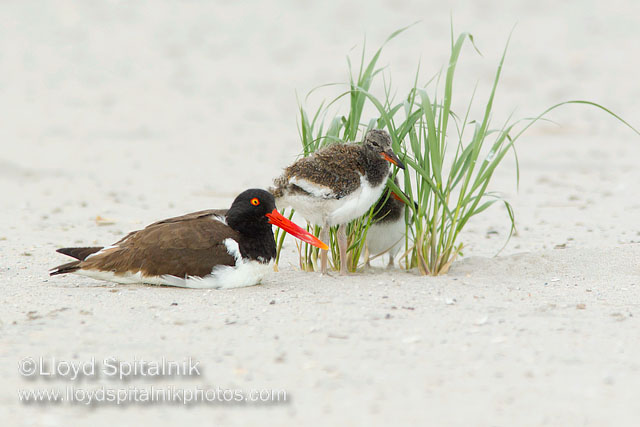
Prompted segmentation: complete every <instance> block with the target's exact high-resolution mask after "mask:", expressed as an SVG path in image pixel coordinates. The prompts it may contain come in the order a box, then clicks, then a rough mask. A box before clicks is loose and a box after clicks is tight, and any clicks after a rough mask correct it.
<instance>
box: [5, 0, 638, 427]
mask: <svg viewBox="0 0 640 427" xmlns="http://www.w3.org/2000/svg"><path fill="white" fill-rule="evenodd" d="M450 16H453V20H454V27H455V30H454V31H455V32H456V33H458V32H462V31H467V32H470V33H472V34H473V36H474V38H475V42H476V44H477V46H478V48H479V50H480V51H481V52H482V56H480V55H478V54H477V53H476V52H475V51H474V50H473V48H472V47H471V46H466V47H465V48H464V49H463V52H462V59H461V61H460V64H459V66H458V68H459V70H458V77H457V80H458V81H459V85H458V86H456V88H455V90H456V93H458V94H459V96H460V102H461V103H462V104H461V105H465V102H466V101H467V100H468V98H469V96H470V93H471V91H472V90H473V88H474V85H475V84H476V82H477V83H478V93H477V95H476V97H477V98H478V100H479V101H478V104H477V109H478V111H481V106H482V103H483V101H484V100H485V98H486V96H487V95H488V91H489V88H490V85H491V83H492V79H493V75H494V73H495V68H496V66H497V64H498V62H499V60H500V56H501V54H502V51H503V49H504V46H505V44H506V41H507V38H508V37H509V33H510V31H511V30H512V28H513V26H514V25H515V30H514V32H513V35H512V38H511V42H510V45H509V51H508V54H507V59H506V62H505V67H504V71H503V73H504V74H503V79H502V82H501V84H500V86H499V89H498V92H497V95H496V101H495V113H494V114H495V118H494V120H495V122H496V123H502V122H503V121H504V120H506V119H507V117H508V116H509V114H511V113H512V112H514V111H515V113H514V117H534V116H536V115H537V114H539V113H540V112H542V111H543V110H544V109H545V108H547V107H549V106H551V105H553V104H556V103H558V102H561V101H565V100H570V99H586V100H591V101H595V102H598V103H601V104H603V105H604V106H606V107H607V108H610V109H611V110H612V111H614V112H615V113H617V114H619V115H621V116H622V117H623V118H625V119H626V120H628V121H629V122H630V123H631V124H632V125H634V126H636V127H640V102H639V101H638V100H639V99H640V82H639V80H638V72H637V70H638V68H639V67H640V48H639V47H638V46H640V26H639V25H638V16H640V4H639V3H637V2H634V1H632V0H626V1H624V0H610V1H607V2H604V1H591V2H577V1H575V2H566V3H558V2H551V1H547V0H543V1H539V2H535V3H532V2H527V1H511V2H506V1H499V0H488V1H482V2H472V1H454V2H450V3H447V4H444V3H442V2H432V1H427V2H425V1H411V0H406V1H405V0H402V1H396V2H389V1H368V2H348V3H346V4H343V2H338V1H328V2H321V3H317V4H316V3H313V2H294V1H268V2H235V3H233V4H227V3H224V2H220V3H219V4H218V3H217V2H170V1H158V2H136V3H125V2H119V1H110V2H100V1H82V2H71V1H68V2H55V3H54V2H46V1H42V2H18V1H8V2H3V3H2V4H0V76H2V78H1V79H0V147H2V150H1V151H0V190H1V192H2V203H0V256H1V258H2V263H1V265H0V289H1V294H0V301H1V302H2V309H0V362H1V363H0V377H1V378H2V379H3V382H2V385H1V386H0V419H1V420H3V421H2V424H3V425H7V426H14V425H15V426H68V425H93V426H96V427H97V426H103V425H104V426H107V425H108V426H113V425H152V424H153V425H159V426H160V425H176V424H178V423H179V424H182V425H192V424H196V423H199V424H209V425H238V426H246V425H256V424H260V425H274V426H276V425H277V426H281V425H291V426H300V425H305V426H316V425H317V426H324V425H345V426H346V425H349V426H355V425H367V426H370V425H433V426H450V425H451V426H468V425H478V426H516V425H517V426H529V425H530V426H538V425H543V426H578V425H579V426H610V425H616V426H635V425H638V423H639V422H640V405H638V397H639V396H640V325H639V323H638V322H639V321H640V310H639V303H638V302H639V301H640V225H639V224H640V223H639V219H640V197H639V195H638V190H637V188H638V185H640V168H638V160H639V159H640V136H638V135H636V134H634V133H633V132H632V131H631V130H629V129H628V128H625V127H624V126H623V125H621V124H620V123H619V122H617V121H616V120H614V119H613V118H612V117H611V116H608V115H606V114H604V113H603V112H601V111H598V110H596V109H594V108H592V107H588V106H578V105H572V106H567V107H564V108H562V109H560V110H557V111H556V112H554V113H553V114H552V115H551V116H550V117H549V118H550V119H552V120H553V122H554V123H551V122H544V123H539V124H538V125H536V126H534V127H533V128H532V129H530V131H529V132H528V133H527V134H525V135H524V136H523V137H522V139H521V140H519V141H518V145H517V149H518V158H519V163H520V183H519V188H518V187H516V175H515V162H514V161H513V159H508V160H506V161H505V162H504V164H503V165H502V166H501V167H500V168H499V169H498V171H497V173H496V175H495V177H494V179H493V181H492V184H491V189H492V190H493V191H497V192H500V193H502V194H503V195H504V196H505V198H506V199H507V200H509V201H510V202H511V203H512V205H513V207H514V209H515V214H516V226H517V234H516V235H515V236H514V237H512V238H511V240H510V241H509V242H508V244H507V245H506V247H505V248H504V249H503V250H502V251H501V252H499V251H500V249H501V248H502V246H503V245H504V242H505V239H506V237H507V235H508V232H509V222H508V218H507V215H506V210H505V209H504V207H502V206H498V204H496V205H495V206H493V207H492V208H490V209H489V210H487V211H486V212H484V213H483V214H481V215H480V216H478V217H475V218H473V219H472V221H471V222H470V223H469V224H468V226H467V228H466V229H465V231H464V233H463V234H462V236H461V241H462V242H464V244H465V249H464V255H463V256H462V257H460V258H459V259H458V260H457V261H456V262H455V263H454V264H453V266H452V268H451V271H450V273H449V274H447V275H445V276H440V277H423V276H419V275H418V274H417V273H416V272H415V271H410V272H406V271H404V270H400V269H393V270H385V269H384V268H383V267H382V265H383V264H382V262H378V263H374V268H373V269H372V270H370V271H366V272H359V273H356V274H354V275H351V276H348V277H339V276H333V277H326V276H320V275H319V274H317V273H303V272H301V271H299V269H298V267H297V253H296V248H295V245H294V242H293V239H287V241H286V247H285V249H284V252H283V259H282V261H281V263H280V271H279V272H278V273H274V274H272V275H270V276H269V277H268V278H267V279H266V280H265V281H264V282H263V284H262V285H260V286H255V287H249V288H241V289H234V290H227V291H217V290H195V289H177V288H169V287H157V286H141V285H127V286H125V285H114V284H109V283H106V282H99V281H95V280H92V279H88V278H83V277H80V276H73V275H69V276H55V277H49V276H48V273H47V271H48V269H49V268H51V267H54V266H56V265H58V264H61V263H63V262H66V258H65V257H64V256H62V255H60V254H57V253H56V252H55V250H56V249H57V248H59V247H62V246H95V245H107V244H111V243H113V242H115V241H116V240H118V239H119V238H120V237H122V236H123V235H124V234H125V233H127V232H129V231H132V230H136V229H139V228H142V227H144V226H145V225H147V224H149V223H151V222H153V221H156V220H159V219H162V218H168V217H171V216H176V215H181V214H184V213H187V212H192V211H196V210H201V209H209V208H224V207H228V206H229V204H230V203H231V201H232V200H233V198H234V197H235V195H237V194H238V193H240V192H241V191H242V190H244V189H246V188H249V187H261V188H266V187H268V186H269V185H270V184H271V181H272V179H273V178H274V177H275V176H277V175H278V174H280V173H281V171H282V168H283V167H285V166H286V165H287V164H290V163H291V162H292V161H293V160H295V159H296V158H297V157H298V155H299V154H300V143H299V137H298V131H297V128H296V119H297V117H296V114H297V109H298V104H297V102H298V101H297V99H304V96H305V95H306V93H307V92H308V91H309V90H311V89H312V88H314V87H316V86H318V85H320V84H324V83H330V82H337V81H340V82H343V81H345V80H346V79H347V63H346V55H347V54H349V53H350V52H351V54H352V55H356V56H357V55H358V54H359V52H360V48H361V47H362V43H363V39H364V37H365V36H366V40H367V46H368V48H369V52H371V51H372V50H373V49H374V48H377V47H378V46H379V45H380V44H381V43H382V42H383V41H384V40H385V38H386V37H387V36H388V35H389V34H390V33H391V32H393V31H394V30H396V29H398V28H401V27H403V26H406V25H409V24H411V23H413V22H415V21H417V20H419V22H418V23H417V24H416V25H415V26H414V27H412V28H411V29H410V30H408V31H407V32H406V33H405V34H403V35H401V36H400V37H399V38H397V39H395V40H393V41H392V42H391V43H390V44H389V45H388V46H387V47H386V48H385V51H384V53H383V55H382V57H381V60H380V61H381V65H388V68H389V72H390V73H392V75H393V79H394V84H395V85H396V87H398V89H399V90H398V93H399V94H402V93H403V88H406V87H409V85H411V84H412V83H413V78H414V76H415V71H416V67H417V65H418V62H420V64H421V65H420V66H421V70H422V71H421V75H423V76H424V79H423V80H425V81H426V80H428V78H429V77H430V76H432V75H434V74H435V73H437V72H438V71H439V70H440V69H441V68H442V67H444V66H445V64H446V61H447V60H448V55H449V39H450V33H449V28H450V27H449V25H450ZM335 93H337V92H331V91H329V92H324V94H326V96H324V95H323V93H317V94H314V96H313V97H312V98H310V99H309V104H310V106H311V107H315V106H317V105H318V104H319V102H320V101H321V100H322V99H323V98H325V97H326V98H330V97H331V95H332V94H335ZM476 116H477V114H476ZM368 120H369V118H366V119H365V120H364V121H365V122H366V121H368ZM298 222H299V223H300V221H298ZM498 252H499V253H498ZM25 358H26V359H25ZM40 358H43V360H45V361H48V363H49V367H50V365H51V364H52V360H57V361H58V362H60V361H64V362H66V363H68V364H74V363H75V364H76V365H77V364H87V363H91V361H96V362H95V363H96V364H97V365H96V366H97V368H98V369H100V367H104V366H103V365H104V363H103V361H104V360H105V359H108V358H116V359H118V360H120V361H125V362H132V361H135V360H138V361H139V360H143V361H151V362H157V361H160V360H163V359H165V360H172V361H183V360H185V359H188V358H191V359H193V360H195V361H197V362H199V366H200V367H201V372H199V375H195V376H193V375H192V376H188V377H187V376H173V377H162V378H150V377H145V376H142V375H137V376H134V377H131V378H128V379H126V380H119V379H118V380H116V379H113V378H108V376H105V375H102V376H91V375H86V376H84V377H83V378H77V379H74V380H71V379H69V378H60V377H59V378H47V375H44V374H36V375H31V376H29V375H25V374H24V372H23V373H21V372H20V370H19V369H21V368H22V367H24V362H23V361H24V360H27V359H28V360H34V361H35V363H39V360H40ZM53 364H55V362H53ZM151 386H155V387H158V388H160V387H169V386H171V387H177V388H185V389H186V388H190V389H193V388H198V387H199V388H205V389H216V388H218V387H220V388H222V389H228V390H267V389H268V390H284V391H286V394H287V399H286V401H280V402H262V403H260V402H258V403H246V404H234V403H230V402H217V403H215V402H214V403H199V404H188V405H183V404H180V403H176V402H156V403H153V404H143V403H129V404H127V405H115V404H113V403H103V404H97V403H95V402H94V404H90V405H87V404H83V403H81V402H59V403H38V404H25V403H24V402H20V399H19V393H20V390H25V389H61V390H66V389H67V388H69V387H75V388H76V389H97V388H101V387H102V388H104V387H107V388H114V389H127V388H130V387H139V388H145V387H151Z"/></svg>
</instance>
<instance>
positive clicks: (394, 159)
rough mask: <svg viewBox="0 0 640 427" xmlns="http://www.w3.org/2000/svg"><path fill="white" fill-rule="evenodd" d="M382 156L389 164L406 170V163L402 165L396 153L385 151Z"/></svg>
mask: <svg viewBox="0 0 640 427" xmlns="http://www.w3.org/2000/svg"><path fill="white" fill-rule="evenodd" d="M380 155H381V156H382V157H383V158H384V159H385V160H386V161H388V162H390V163H393V164H394V165H396V166H397V167H399V168H400V169H404V163H402V162H401V161H400V159H399V158H398V156H396V153H394V152H393V151H391V150H388V151H383V152H382V153H380Z"/></svg>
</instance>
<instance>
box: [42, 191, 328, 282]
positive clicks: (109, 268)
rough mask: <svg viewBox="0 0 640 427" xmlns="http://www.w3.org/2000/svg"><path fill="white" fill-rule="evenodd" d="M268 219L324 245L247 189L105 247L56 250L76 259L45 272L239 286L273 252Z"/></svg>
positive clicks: (263, 195) (265, 266) (264, 267)
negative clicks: (223, 206) (222, 203)
mask: <svg viewBox="0 0 640 427" xmlns="http://www.w3.org/2000/svg"><path fill="white" fill-rule="evenodd" d="M271 224H273V225H276V226H278V227H280V228H282V229H283V230H285V231H286V232H287V233H290V234H292V235H293V236H295V237H297V238H299V239H301V240H303V241H305V242H308V243H310V244H312V245H314V246H317V247H320V248H323V249H327V245H325V244H324V243H322V242H321V241H320V240H318V239H317V238H316V237H315V236H313V235H312V234H310V233H308V232H307V231H305V230H303V229H302V228H300V227H298V226H297V225H295V224H294V223H292V222H291V221H289V220H288V219H287V218H285V217H283V216H282V215H280V213H278V211H277V210H276V205H275V202H274V199H273V196H272V195H271V194H270V193H269V192H267V191H265V190H259V189H250V190H246V191H244V192H242V193H240V195H238V197H236V199H235V200H234V201H233V204H232V205H231V207H230V208H229V210H205V211H199V212H193V213H190V214H186V215H183V216H179V217H175V218H169V219H165V220H163V221H158V222H155V223H153V224H151V225H149V226H147V227H146V228H144V229H142V230H139V231H134V232H132V233H129V234H128V235H127V236H125V237H124V238H123V239H121V240H120V241H118V242H117V243H115V244H113V245H112V246H107V247H91V248H62V249H58V250H57V252H60V253H62V254H65V255H69V256H71V257H74V258H76V259H77V261H73V262H70V263H68V264H63V265H60V266H58V267H55V268H53V269H52V270H51V271H50V274H51V275H52V276H54V275H56V274H65V273H75V274H81V275H83V276H88V277H91V278H94V279H101V280H107V281H110V282H117V283H146V284H153V285H168V286H179V287H185V288H219V289H221V288H224V289H227V288H239V287H243V286H252V285H256V284H258V283H259V282H260V280H261V279H262V278H263V277H264V275H265V274H266V273H267V272H268V271H269V265H270V261H272V260H273V259H274V258H275V256H276V244H275V241H274V238H273V231H272V229H271Z"/></svg>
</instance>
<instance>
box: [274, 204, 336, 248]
mask: <svg viewBox="0 0 640 427" xmlns="http://www.w3.org/2000/svg"><path fill="white" fill-rule="evenodd" d="M266 217H267V218H269V224H273V225H275V226H276V227H280V228H282V229H283V230H284V231H286V232H287V233H289V234H291V235H292V236H293V237H296V238H298V239H300V240H302V241H303V242H307V243H309V244H310V245H313V246H315V247H317V248H320V249H324V250H325V251H326V250H328V249H329V246H327V245H326V244H325V243H324V242H323V241H322V240H320V239H318V238H317V237H316V236H314V235H313V234H311V233H309V232H308V231H307V230H305V229H303V228H301V227H299V226H298V225H296V224H295V223H293V222H291V221H289V220H288V219H287V218H285V217H284V216H282V215H281V214H280V212H278V210H277V209H274V210H273V212H271V213H268V214H266Z"/></svg>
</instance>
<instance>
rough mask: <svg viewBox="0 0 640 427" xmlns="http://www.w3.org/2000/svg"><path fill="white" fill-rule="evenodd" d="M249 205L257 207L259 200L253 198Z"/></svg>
mask: <svg viewBox="0 0 640 427" xmlns="http://www.w3.org/2000/svg"><path fill="white" fill-rule="evenodd" d="M251 204H252V205H253V206H258V205H259V204H260V199H258V198H257V197H254V198H253V199H251Z"/></svg>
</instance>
